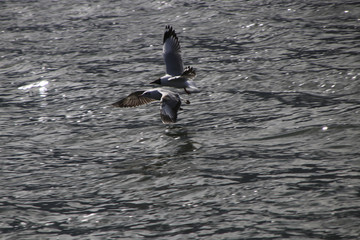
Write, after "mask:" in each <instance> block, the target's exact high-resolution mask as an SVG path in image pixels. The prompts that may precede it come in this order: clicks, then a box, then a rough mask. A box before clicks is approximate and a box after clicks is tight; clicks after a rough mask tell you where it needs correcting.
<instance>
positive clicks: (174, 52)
mask: <svg viewBox="0 0 360 240" xmlns="http://www.w3.org/2000/svg"><path fill="white" fill-rule="evenodd" d="M165 29H166V30H165V33H164V39H163V57H164V61H165V65H166V73H167V74H169V75H172V76H179V75H181V74H182V73H183V71H184V66H183V61H182V58H181V51H180V44H179V40H178V38H177V36H176V33H175V30H174V29H173V28H172V27H171V26H166V28H165Z"/></svg>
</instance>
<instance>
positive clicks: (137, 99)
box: [112, 88, 181, 123]
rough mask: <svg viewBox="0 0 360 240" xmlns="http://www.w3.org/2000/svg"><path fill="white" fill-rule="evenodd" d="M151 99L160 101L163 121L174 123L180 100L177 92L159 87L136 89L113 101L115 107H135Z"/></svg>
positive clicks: (151, 100)
mask: <svg viewBox="0 0 360 240" xmlns="http://www.w3.org/2000/svg"><path fill="white" fill-rule="evenodd" d="M153 101H160V103H161V105H160V117H161V121H162V122H163V123H175V122H176V120H177V112H178V110H179V109H180V105H181V100H180V96H179V94H177V93H174V92H171V91H167V90H164V89H160V88H154V89H150V90H146V91H136V92H133V93H131V94H130V95H129V96H127V97H126V98H124V99H121V100H120V101H117V102H116V103H113V104H112V105H113V106H115V107H137V106H140V105H143V104H147V103H150V102H153Z"/></svg>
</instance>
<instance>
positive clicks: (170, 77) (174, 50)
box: [151, 25, 199, 94]
mask: <svg viewBox="0 0 360 240" xmlns="http://www.w3.org/2000/svg"><path fill="white" fill-rule="evenodd" d="M163 57H164V61H165V65H166V75H165V76H163V77H161V78H159V79H158V80H156V81H153V82H151V83H156V84H160V85H162V86H169V87H175V88H183V89H184V90H185V92H186V93H187V94H190V93H194V92H199V89H198V88H197V87H196V85H195V83H194V82H193V81H191V79H193V78H195V76H196V73H195V70H194V69H193V68H192V67H190V66H188V67H186V68H185V70H184V66H183V61H182V58H181V51H180V44H179V40H178V38H177V36H176V33H175V30H174V29H173V28H172V27H171V26H169V25H168V26H166V27H165V33H164V39H163Z"/></svg>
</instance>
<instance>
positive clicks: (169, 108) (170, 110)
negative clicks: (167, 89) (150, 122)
mask: <svg viewBox="0 0 360 240" xmlns="http://www.w3.org/2000/svg"><path fill="white" fill-rule="evenodd" d="M161 100H162V101H161V107H160V117H161V121H162V122H163V123H174V122H176V120H177V112H178V110H179V108H180V105H181V100H180V97H179V95H177V94H176V95H172V96H170V95H167V94H166V95H164V96H163V97H162V99H161Z"/></svg>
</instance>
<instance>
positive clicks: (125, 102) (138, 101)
mask: <svg viewBox="0 0 360 240" xmlns="http://www.w3.org/2000/svg"><path fill="white" fill-rule="evenodd" d="M143 93H144V91H136V92H133V93H131V94H130V95H129V96H127V97H126V98H123V99H121V100H119V101H117V102H116V103H113V104H112V105H113V106H114V107H137V106H140V105H143V104H147V103H150V102H153V101H156V100H155V99H152V98H148V97H144V96H142V95H141V94H143Z"/></svg>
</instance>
